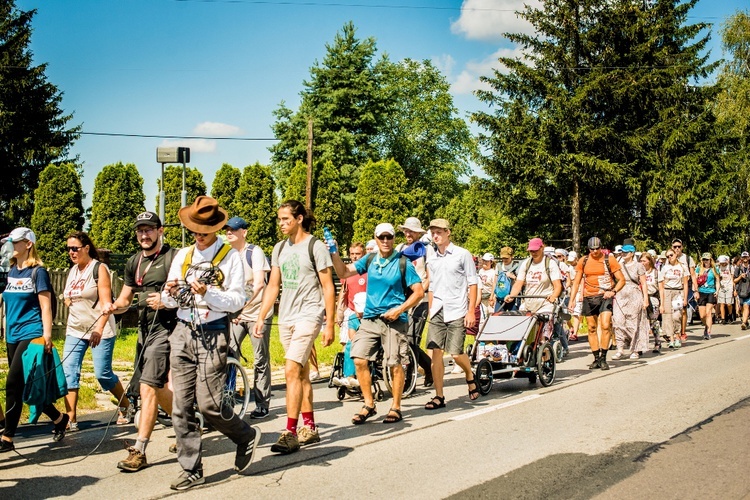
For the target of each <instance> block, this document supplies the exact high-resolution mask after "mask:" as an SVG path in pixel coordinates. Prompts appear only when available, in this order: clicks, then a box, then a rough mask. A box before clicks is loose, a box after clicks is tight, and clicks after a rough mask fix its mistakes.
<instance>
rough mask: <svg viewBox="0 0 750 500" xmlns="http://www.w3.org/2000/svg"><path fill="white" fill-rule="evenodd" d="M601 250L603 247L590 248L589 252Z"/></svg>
mask: <svg viewBox="0 0 750 500" xmlns="http://www.w3.org/2000/svg"><path fill="white" fill-rule="evenodd" d="M600 248H601V247H589V250H591V251H594V250H599V249H600Z"/></svg>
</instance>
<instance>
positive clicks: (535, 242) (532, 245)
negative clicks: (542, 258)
mask: <svg viewBox="0 0 750 500" xmlns="http://www.w3.org/2000/svg"><path fill="white" fill-rule="evenodd" d="M540 248H544V242H543V241H542V239H541V238H532V239H530V240H529V247H528V248H527V249H526V250H528V251H530V252H535V251H537V250H539V249H540Z"/></svg>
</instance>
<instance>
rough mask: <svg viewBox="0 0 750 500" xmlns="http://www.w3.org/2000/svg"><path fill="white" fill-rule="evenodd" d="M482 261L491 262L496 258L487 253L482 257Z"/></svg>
mask: <svg viewBox="0 0 750 500" xmlns="http://www.w3.org/2000/svg"><path fill="white" fill-rule="evenodd" d="M482 260H486V261H488V262H489V261H491V260H495V256H494V255H492V254H491V253H489V252H487V253H486V254H484V255H482Z"/></svg>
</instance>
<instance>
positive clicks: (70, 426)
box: [67, 422, 80, 432]
mask: <svg viewBox="0 0 750 500" xmlns="http://www.w3.org/2000/svg"><path fill="white" fill-rule="evenodd" d="M79 430H80V429H79V428H78V422H70V423H68V429H67V431H68V432H78V431H79Z"/></svg>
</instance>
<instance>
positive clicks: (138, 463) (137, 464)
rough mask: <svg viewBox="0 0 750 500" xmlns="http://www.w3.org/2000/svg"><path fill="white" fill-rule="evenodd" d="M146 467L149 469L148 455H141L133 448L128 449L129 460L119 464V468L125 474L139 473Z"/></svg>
mask: <svg viewBox="0 0 750 500" xmlns="http://www.w3.org/2000/svg"><path fill="white" fill-rule="evenodd" d="M146 467H148V462H147V461H146V454H145V453H141V452H140V451H138V450H136V449H135V448H134V447H132V446H130V447H128V458H126V459H125V460H122V461H120V462H117V468H118V469H120V470H124V471H125V472H138V471H139V470H141V469H143V468H146Z"/></svg>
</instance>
